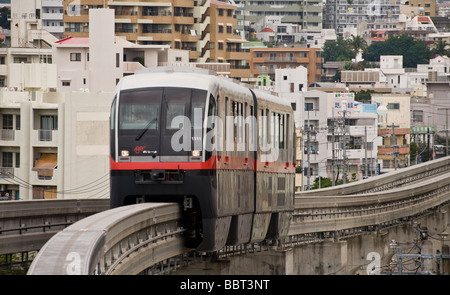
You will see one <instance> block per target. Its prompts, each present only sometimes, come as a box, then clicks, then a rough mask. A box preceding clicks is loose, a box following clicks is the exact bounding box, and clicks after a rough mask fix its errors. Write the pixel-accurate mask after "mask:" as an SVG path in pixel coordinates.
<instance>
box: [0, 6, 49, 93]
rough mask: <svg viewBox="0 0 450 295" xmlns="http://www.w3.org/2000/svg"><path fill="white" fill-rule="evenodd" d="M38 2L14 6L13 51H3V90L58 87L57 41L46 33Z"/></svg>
mask: <svg viewBox="0 0 450 295" xmlns="http://www.w3.org/2000/svg"><path fill="white" fill-rule="evenodd" d="M39 7H40V6H37V5H36V3H35V1H34V0H24V1H14V2H13V3H12V5H11V47H7V48H0V87H7V88H8V89H9V90H11V89H16V90H40V89H54V88H55V87H56V65H54V64H52V54H51V53H52V51H51V44H52V43H53V42H55V41H56V40H57V38H56V37H55V36H53V35H51V34H50V33H48V32H47V31H45V30H43V29H42V21H41V19H40V18H39V14H40V8H39Z"/></svg>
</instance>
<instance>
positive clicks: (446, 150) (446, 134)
mask: <svg viewBox="0 0 450 295" xmlns="http://www.w3.org/2000/svg"><path fill="white" fill-rule="evenodd" d="M449 109H450V108H438V111H440V110H445V155H446V156H448V110H449Z"/></svg>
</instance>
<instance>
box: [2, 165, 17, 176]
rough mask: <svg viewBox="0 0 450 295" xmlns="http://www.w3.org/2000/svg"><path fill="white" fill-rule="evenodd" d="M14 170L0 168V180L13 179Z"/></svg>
mask: <svg viewBox="0 0 450 295" xmlns="http://www.w3.org/2000/svg"><path fill="white" fill-rule="evenodd" d="M13 177H14V168H10V167H0V178H13Z"/></svg>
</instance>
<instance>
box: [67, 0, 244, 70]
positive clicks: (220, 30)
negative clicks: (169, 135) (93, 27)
mask: <svg viewBox="0 0 450 295" xmlns="http://www.w3.org/2000/svg"><path fill="white" fill-rule="evenodd" d="M103 3H106V2H104V1H95V0H77V1H76V2H71V3H67V4H65V15H64V23H65V35H66V36H72V37H87V36H88V34H89V16H88V14H89V9H93V8H101V7H103V6H102V5H103ZM107 6H108V7H109V8H111V9H113V10H114V15H115V17H114V18H115V21H114V23H115V24H114V32H115V34H116V36H119V37H123V38H124V39H126V40H127V41H129V42H131V43H135V44H138V45H166V46H169V47H170V48H172V49H180V50H186V51H187V52H188V53H189V61H191V62H201V63H215V62H216V63H219V62H220V63H222V62H223V63H229V64H230V74H229V76H230V77H234V78H243V77H249V76H250V70H249V57H250V55H249V52H248V51H247V50H245V49H243V48H242V44H243V43H245V42H247V41H246V40H245V39H243V38H241V36H240V35H237V34H236V30H235V28H236V26H237V20H236V18H235V14H234V13H235V10H236V6H234V5H230V4H228V3H225V2H221V1H217V0H206V1H202V2H193V1H188V0H183V1H174V0H167V1H164V2H158V3H156V2H147V1H135V2H129V1H116V0H112V1H108V2H107Z"/></svg>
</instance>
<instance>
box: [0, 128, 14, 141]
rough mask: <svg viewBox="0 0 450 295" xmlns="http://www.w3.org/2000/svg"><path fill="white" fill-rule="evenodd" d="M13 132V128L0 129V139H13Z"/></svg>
mask: <svg viewBox="0 0 450 295" xmlns="http://www.w3.org/2000/svg"><path fill="white" fill-rule="evenodd" d="M15 134H16V133H15V130H13V129H0V140H4V141H14V140H15Z"/></svg>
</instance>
